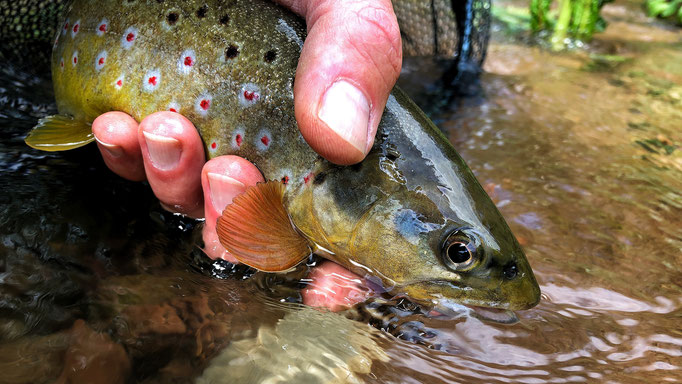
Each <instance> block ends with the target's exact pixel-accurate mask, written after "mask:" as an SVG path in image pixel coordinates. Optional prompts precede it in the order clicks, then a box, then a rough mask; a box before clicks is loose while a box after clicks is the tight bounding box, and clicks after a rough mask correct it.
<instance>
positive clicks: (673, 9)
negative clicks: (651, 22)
mask: <svg viewBox="0 0 682 384" xmlns="http://www.w3.org/2000/svg"><path fill="white" fill-rule="evenodd" d="M646 11H647V13H648V14H649V16H653V17H660V18H674V19H676V20H677V22H678V23H681V24H682V0H646Z"/></svg>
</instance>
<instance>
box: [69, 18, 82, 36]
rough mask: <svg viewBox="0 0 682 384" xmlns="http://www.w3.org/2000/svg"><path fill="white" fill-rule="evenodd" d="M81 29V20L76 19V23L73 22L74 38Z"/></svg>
mask: <svg viewBox="0 0 682 384" xmlns="http://www.w3.org/2000/svg"><path fill="white" fill-rule="evenodd" d="M80 29H81V21H80V20H76V22H75V23H73V27H71V37H72V38H74V37H76V35H77V34H78V31H80Z"/></svg>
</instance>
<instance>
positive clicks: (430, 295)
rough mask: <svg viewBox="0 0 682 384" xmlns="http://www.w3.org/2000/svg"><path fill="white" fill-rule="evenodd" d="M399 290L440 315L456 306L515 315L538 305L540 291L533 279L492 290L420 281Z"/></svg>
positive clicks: (507, 283) (528, 278)
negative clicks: (486, 309) (510, 312)
mask: <svg viewBox="0 0 682 384" xmlns="http://www.w3.org/2000/svg"><path fill="white" fill-rule="evenodd" d="M491 281H494V280H491ZM465 284H466V283H465ZM399 290H400V291H401V293H402V294H404V295H405V296H407V297H409V298H410V299H412V300H413V301H415V302H416V303H417V304H420V305H422V306H425V307H430V308H434V309H436V310H437V311H439V312H443V311H445V310H447V309H452V308H456V307H457V305H466V306H467V307H483V308H496V309H504V310H511V311H518V310H526V309H530V308H533V307H534V306H536V305H537V304H538V303H539V302H540V287H539V286H538V284H537V282H536V281H535V277H534V276H532V275H531V276H530V277H528V276H524V277H520V278H518V279H517V280H516V281H512V282H504V283H502V284H500V285H498V286H497V287H494V288H492V289H491V288H490V287H478V288H477V287H474V286H471V285H464V286H462V285H458V284H455V283H453V282H451V281H422V282H416V283H412V284H409V285H406V286H403V287H400V288H399Z"/></svg>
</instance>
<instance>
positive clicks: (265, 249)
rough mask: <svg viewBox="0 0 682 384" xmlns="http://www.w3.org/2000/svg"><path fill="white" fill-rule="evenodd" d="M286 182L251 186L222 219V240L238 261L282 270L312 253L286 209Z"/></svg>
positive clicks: (220, 225) (224, 213)
mask: <svg viewBox="0 0 682 384" xmlns="http://www.w3.org/2000/svg"><path fill="white" fill-rule="evenodd" d="M284 188H285V186H284V184H282V183H281V182H279V181H268V182H265V183H259V184H256V185H255V186H253V187H250V188H249V189H247V190H246V192H244V193H243V194H241V195H240V196H237V197H236V198H235V199H234V200H233V201H232V204H230V205H228V206H227V207H225V210H224V211H223V214H222V216H221V217H219V218H218V225H217V231H218V238H219V239H220V243H221V244H222V245H223V247H225V249H227V250H228V252H230V253H231V254H232V255H233V256H234V257H235V258H236V259H237V260H239V261H240V262H242V263H244V264H246V265H248V266H251V267H253V268H256V269H259V270H261V271H265V272H282V271H287V270H289V269H291V268H292V267H294V266H295V265H296V264H298V263H300V262H301V261H303V260H305V259H306V258H307V257H308V256H310V254H311V251H310V246H309V245H308V241H307V240H306V239H305V238H304V237H303V236H302V235H301V234H300V233H299V232H298V231H297V230H296V228H295V227H294V225H293V224H292V222H291V219H290V218H289V214H288V213H287V211H286V209H285V208H284Z"/></svg>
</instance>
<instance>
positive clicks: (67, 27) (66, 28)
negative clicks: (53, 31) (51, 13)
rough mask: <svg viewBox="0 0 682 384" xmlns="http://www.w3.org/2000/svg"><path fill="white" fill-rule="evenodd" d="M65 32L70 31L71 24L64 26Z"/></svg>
mask: <svg viewBox="0 0 682 384" xmlns="http://www.w3.org/2000/svg"><path fill="white" fill-rule="evenodd" d="M64 30H65V31H68V30H69V23H66V24H64Z"/></svg>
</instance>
